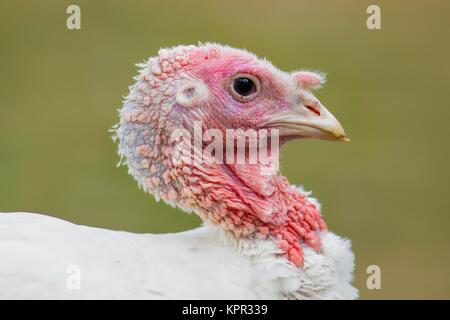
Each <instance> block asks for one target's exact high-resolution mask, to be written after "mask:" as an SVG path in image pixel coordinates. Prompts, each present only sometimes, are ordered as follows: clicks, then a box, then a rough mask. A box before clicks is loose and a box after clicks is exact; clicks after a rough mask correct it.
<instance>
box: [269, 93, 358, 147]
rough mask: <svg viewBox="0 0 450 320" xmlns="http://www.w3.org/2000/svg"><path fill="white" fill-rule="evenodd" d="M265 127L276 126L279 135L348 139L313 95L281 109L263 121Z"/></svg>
mask: <svg viewBox="0 0 450 320" xmlns="http://www.w3.org/2000/svg"><path fill="white" fill-rule="evenodd" d="M263 127H265V128H277V129H278V130H279V135H280V136H285V137H291V138H316V139H321V140H329V141H350V139H349V138H348V137H347V135H346V134H345V131H344V128H343V127H342V125H341V124H340V123H339V121H338V120H337V119H336V118H335V117H334V116H333V115H332V114H331V112H330V111H328V110H327V108H325V107H324V106H323V105H322V104H321V103H320V101H319V100H317V99H316V98H315V97H312V98H311V97H303V98H302V99H300V103H296V104H294V107H293V108H292V110H288V111H281V112H277V113H275V114H272V115H270V116H268V117H267V118H266V119H265V121H263Z"/></svg>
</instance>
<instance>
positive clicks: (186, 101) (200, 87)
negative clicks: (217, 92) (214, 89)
mask: <svg viewBox="0 0 450 320" xmlns="http://www.w3.org/2000/svg"><path fill="white" fill-rule="evenodd" d="M208 97H209V90H208V88H207V87H206V85H205V84H204V83H202V82H200V81H195V80H192V81H189V82H187V83H184V84H183V85H181V86H180V87H179V88H178V90H177V93H176V102H177V103H178V104H180V105H182V106H185V107H188V108H190V107H194V106H195V105H198V104H199V103H201V102H203V101H206V100H208Z"/></svg>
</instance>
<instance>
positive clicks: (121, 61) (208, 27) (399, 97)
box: [0, 0, 450, 299]
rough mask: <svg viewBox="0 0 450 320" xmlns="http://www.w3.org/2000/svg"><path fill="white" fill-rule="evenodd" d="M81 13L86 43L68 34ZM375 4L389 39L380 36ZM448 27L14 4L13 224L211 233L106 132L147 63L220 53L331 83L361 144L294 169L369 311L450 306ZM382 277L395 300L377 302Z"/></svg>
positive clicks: (292, 11)
mask: <svg viewBox="0 0 450 320" xmlns="http://www.w3.org/2000/svg"><path fill="white" fill-rule="evenodd" d="M69 4H77V5H79V6H80V7H81V26H82V29H81V30H67V29H66V18H67V14H66V8H67V6H68V5H69ZM369 4H378V5H379V6H380V7H381V17H382V30H378V31H377V30H375V31H370V30H368V29H367V28H366V19H367V17H368V15H367V14H366V8H367V6H368V5H369ZM449 21H450V2H449V1H439V2H438V1H339V2H338V1H331V0H330V1H281V0H279V1H261V0H259V1H253V0H247V1H242V0H241V1H231V0H228V1H213V0H210V1H198V2H196V1H108V2H102V1H26V2H25V1H10V0H6V1H5V0H2V2H1V4H0V26H1V28H0V94H1V95H0V97H1V100H0V211H32V212H42V213H48V214H50V215H53V216H57V217H61V218H64V219H67V220H70V221H74V222H76V223H81V224H86V225H91V226H100V227H106V228H112V229H120V230H128V231H133V232H156V233H159V232H176V231H181V230H186V229H190V228H193V227H196V226H198V225H199V224H200V220H199V219H198V218H197V217H195V216H193V215H187V214H185V213H182V212H180V211H179V210H176V209H173V208H170V207H169V206H167V205H165V204H163V203H157V202H155V200H154V199H153V198H152V197H151V196H148V195H146V194H144V193H143V192H142V191H139V190H138V188H137V185H136V183H135V182H134V181H133V179H132V178H131V177H130V176H128V175H127V173H126V169H125V168H124V167H120V168H117V167H116V163H117V162H118V156H117V155H116V146H115V145H114V144H113V142H112V141H111V138H110V133H109V132H108V129H110V127H111V126H112V125H113V124H114V123H116V122H117V120H118V117H117V112H116V109H118V108H119V107H120V106H121V100H122V96H123V95H126V94H127V92H128V89H127V88H128V86H129V85H131V84H132V77H133V76H134V75H135V74H136V67H135V66H134V63H136V62H140V61H142V60H143V59H145V58H147V57H149V56H152V55H155V54H156V53H157V50H158V48H160V47H165V46H173V45H177V44H192V43H194V44H195V43H197V42H198V41H202V42H206V41H212V42H220V43H225V44H229V45H231V46H235V47H240V48H242V47H244V48H247V49H249V50H250V51H253V52H255V53H257V54H258V55H260V56H263V57H264V56H265V57H267V58H269V59H270V60H271V61H272V62H273V63H274V64H275V65H276V66H278V67H280V68H281V69H284V70H292V69H298V68H312V69H318V70H323V71H325V72H327V73H328V78H329V81H328V83H327V85H326V86H325V88H324V89H322V90H321V91H319V92H318V97H319V98H320V99H321V100H322V101H323V102H324V104H325V105H326V106H328V108H329V109H330V110H331V111H332V112H333V113H334V114H335V115H336V116H337V118H338V119H340V120H341V122H342V123H343V124H344V127H345V128H346V131H347V132H348V134H349V135H350V137H351V138H352V141H351V143H346V144H343V143H328V142H322V141H296V142H292V143H290V144H289V145H288V146H286V148H285V149H284V152H283V159H282V171H283V173H284V174H285V175H286V176H288V177H289V179H290V181H291V182H293V183H296V184H303V185H304V186H305V187H306V188H307V189H310V190H313V191H314V195H315V196H317V197H318V198H319V199H320V201H321V202H322V204H323V215H324V216H325V219H326V221H327V223H328V225H329V227H330V229H331V230H332V231H334V232H336V233H337V234H340V235H343V236H346V237H349V238H350V239H351V240H352V242H353V248H354V251H355V253H356V271H355V281H356V286H357V287H358V288H359V289H360V293H361V297H362V298H365V299H382V298H389V299H390V298H450V274H449V273H450V246H449V245H450V228H449V227H450V215H449V213H450V212H449V211H450V210H449V209H450V195H449V187H448V183H449V181H450V180H449V178H450V176H449V170H448V163H449V162H450V151H449V137H450V125H449V120H450V105H449V101H450V88H449V86H450V81H449V80H450V63H449V58H450V43H449V40H450V22H449ZM0 259H1V257H0ZM372 264H376V265H379V266H380V267H381V272H382V289H381V290H368V289H367V288H366V279H367V276H368V275H367V274H366V268H367V267H368V266H369V265H372Z"/></svg>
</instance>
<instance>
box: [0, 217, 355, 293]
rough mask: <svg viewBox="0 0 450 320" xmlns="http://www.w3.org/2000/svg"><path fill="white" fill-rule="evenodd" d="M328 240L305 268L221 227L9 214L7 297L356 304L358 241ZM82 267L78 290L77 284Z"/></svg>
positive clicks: (5, 228) (0, 247)
mask: <svg viewBox="0 0 450 320" xmlns="http://www.w3.org/2000/svg"><path fill="white" fill-rule="evenodd" d="M321 238H322V241H323V249H322V254H319V253H317V252H315V251H314V250H312V249H310V248H307V247H305V248H304V255H305V265H304V268H303V269H298V268H296V267H294V266H293V265H292V264H290V263H289V262H288V261H287V260H286V259H284V258H282V257H276V256H275V255H274V254H273V253H275V252H277V248H276V247H275V246H274V245H273V243H272V242H269V241H252V242H250V241H241V242H236V241H235V240H232V239H230V238H229V237H227V236H226V235H225V234H224V233H223V232H222V231H221V229H219V228H217V227H214V226H205V227H201V228H197V229H195V230H191V231H186V232H181V233H174V234H161V235H154V234H133V233H129V232H122V231H111V230H105V229H99V228H91V227H85V226H79V225H75V224H73V223H70V222H67V221H64V220H60V219H57V218H53V217H49V216H45V215H40V214H33V213H1V214H0V257H1V260H0V298H1V299H186V298H191V299H281V298H296V299H299V298H300V299H354V298H356V297H357V291H356V289H354V288H353V287H352V286H351V285H350V281H351V278H352V271H353V254H352V252H351V250H350V242H349V241H348V240H343V239H342V238H339V237H338V236H336V235H334V234H333V233H330V232H326V233H324V234H323V235H322V236H321ZM236 249H238V250H236ZM73 266H75V267H77V268H79V271H80V273H79V276H80V279H79V280H80V281H79V284H80V288H79V289H70V284H69V285H68V281H70V277H71V276H73V274H71V273H70V270H71V268H72V267H73ZM68 271H69V272H68Z"/></svg>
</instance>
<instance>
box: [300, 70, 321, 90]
mask: <svg viewBox="0 0 450 320" xmlns="http://www.w3.org/2000/svg"><path fill="white" fill-rule="evenodd" d="M292 77H293V78H294V79H295V82H296V83H297V85H298V86H299V87H300V88H302V89H319V88H320V87H321V86H322V85H323V84H325V82H326V76H325V74H324V73H321V72H313V71H297V72H294V73H293V74H292Z"/></svg>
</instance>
